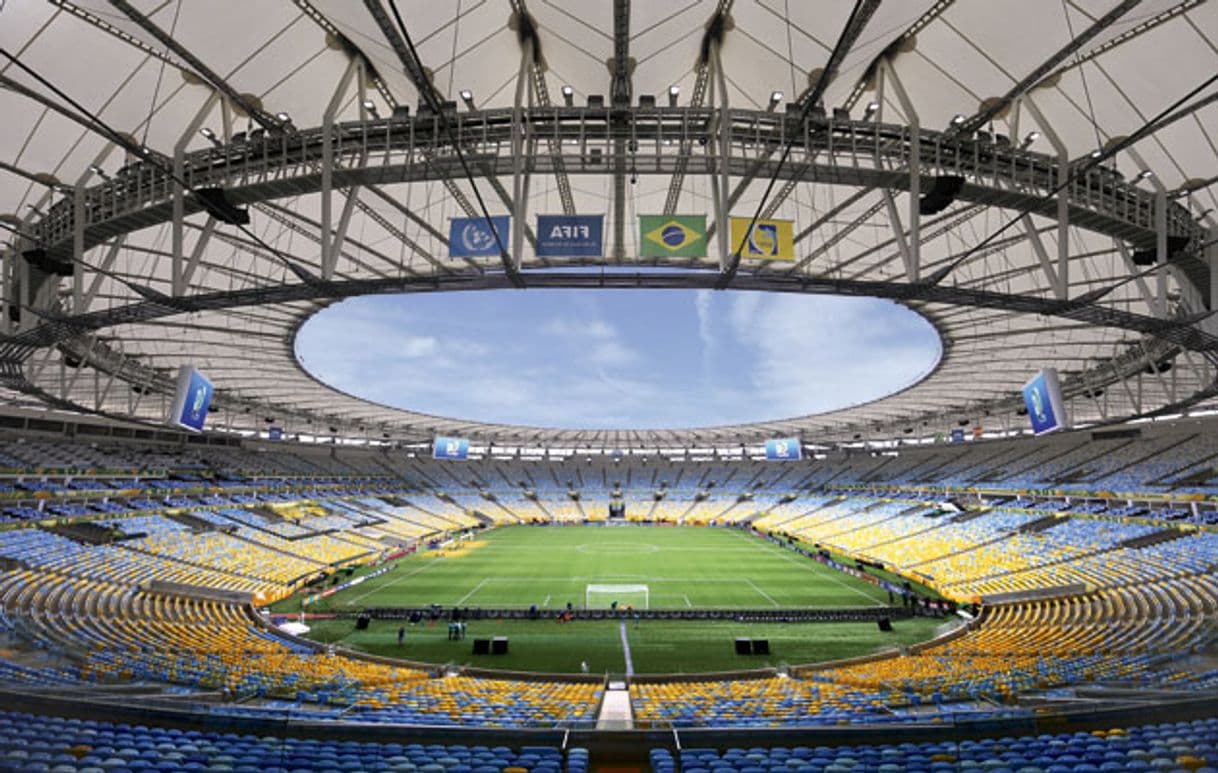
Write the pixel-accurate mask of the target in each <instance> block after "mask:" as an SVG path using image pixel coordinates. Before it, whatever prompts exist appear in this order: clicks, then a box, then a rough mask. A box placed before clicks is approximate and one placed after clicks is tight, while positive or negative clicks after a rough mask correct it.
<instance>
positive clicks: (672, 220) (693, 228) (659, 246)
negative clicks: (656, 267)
mask: <svg viewBox="0 0 1218 773" xmlns="http://www.w3.org/2000/svg"><path fill="white" fill-rule="evenodd" d="M639 257H641V258H705V257H706V215H640V216H639Z"/></svg>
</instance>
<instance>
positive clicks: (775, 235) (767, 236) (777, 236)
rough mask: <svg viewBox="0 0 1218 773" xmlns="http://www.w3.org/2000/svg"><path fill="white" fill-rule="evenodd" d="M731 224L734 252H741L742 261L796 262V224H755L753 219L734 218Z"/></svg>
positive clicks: (778, 222)
mask: <svg viewBox="0 0 1218 773" xmlns="http://www.w3.org/2000/svg"><path fill="white" fill-rule="evenodd" d="M731 223H732V252H733V253H734V252H735V251H736V250H740V257H741V258H742V259H751V260H795V228H794V225H795V224H794V223H792V222H791V221H790V220H758V221H757V222H755V223H753V219H752V218H751V217H733V218H732V219H731ZM749 223H753V227H752V228H749Z"/></svg>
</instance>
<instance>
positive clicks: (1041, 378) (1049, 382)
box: [1023, 368, 1067, 435]
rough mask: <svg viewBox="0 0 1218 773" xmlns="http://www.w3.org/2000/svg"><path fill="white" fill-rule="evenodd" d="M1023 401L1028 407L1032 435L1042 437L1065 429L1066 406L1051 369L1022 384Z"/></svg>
mask: <svg viewBox="0 0 1218 773" xmlns="http://www.w3.org/2000/svg"><path fill="white" fill-rule="evenodd" d="M1023 401H1024V404H1025V405H1026V406H1027V407H1028V419H1029V420H1030V421H1031V422H1032V432H1033V434H1036V435H1043V434H1045V433H1046V432H1054V431H1056V430H1059V429H1065V428H1066V426H1067V421H1066V404H1065V401H1064V400H1063V399H1062V387H1061V383H1060V382H1059V381H1058V379H1057V371H1056V370H1054V369H1053V368H1045V369H1044V370H1042V371H1041V372H1040V373H1037V374H1036V375H1035V376H1033V377H1032V379H1031V380H1030V381H1028V383H1026V384H1024V387H1023Z"/></svg>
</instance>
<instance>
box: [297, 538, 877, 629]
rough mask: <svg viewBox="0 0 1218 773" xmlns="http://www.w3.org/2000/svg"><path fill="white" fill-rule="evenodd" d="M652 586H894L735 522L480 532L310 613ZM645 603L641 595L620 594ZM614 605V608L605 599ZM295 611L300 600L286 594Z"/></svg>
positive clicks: (785, 604) (819, 595)
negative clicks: (831, 565) (453, 551)
mask: <svg viewBox="0 0 1218 773" xmlns="http://www.w3.org/2000/svg"><path fill="white" fill-rule="evenodd" d="M593 583H595V584H645V585H647V586H648V588H649V590H650V606H651V608H652V609H691V608H703V609H709V608H719V609H777V608H783V609H792V608H817V609H825V608H830V607H868V606H881V605H884V604H887V602H888V594H887V593H886V592H885V591H883V590H882V589H880V588H878V587H876V586H874V585H871V584H869V583H865V582H862V581H860V580H856V579H854V578H853V577H850V576H848V575H845V574H842V573H840V572H835V571H833V570H831V569H828V568H826V567H824V566H822V565H820V564H818V563H816V562H815V561H811V560H809V559H806V558H803V557H802V556H799V555H797V554H795V553H793V552H791V551H789V550H785V549H783V548H781V547H778V546H776V545H773V544H771V543H769V542H766V541H765V540H761V539H758V538H756V537H753V536H750V535H749V534H748V533H746V532H744V531H739V530H736V529H715V528H705V527H660V526H632V527H615V528H607V527H599V526H565V527H561V528H543V527H536V526H513V527H506V528H501V529H495V530H494V531H491V532H488V533H486V534H483V535H481V536H480V537H479V538H478V539H477V540H475V541H473V543H472V544H470V545H469V546H467V547H466V548H464V549H463V550H462V551H461V552H460V553H459V554H458V555H446V556H438V555H436V553H435V552H425V553H422V554H420V555H417V556H412V557H410V558H407V559H405V560H403V561H401V562H400V563H399V565H398V567H397V568H396V569H394V570H393V571H392V572H389V573H388V574H385V575H382V576H381V577H377V578H375V579H372V580H369V581H367V582H365V583H363V584H361V585H358V586H356V587H354V588H351V589H350V590H347V591H344V592H342V593H339V594H337V595H335V596H331V597H330V598H328V599H325V600H323V601H322V602H321V603H319V604H317V605H314V606H312V607H310V610H309V611H312V612H323V611H352V610H358V609H362V608H364V607H404V606H420V605H427V604H433V603H434V604H440V605H442V606H445V607H452V606H454V605H456V606H463V607H486V608H491V607H494V608H506V607H519V608H527V607H529V606H530V605H533V604H536V605H537V606H538V607H539V608H541V609H561V608H563V607H565V606H566V604H567V602H571V603H572V604H574V605H576V606H578V607H582V606H583V605H584V598H585V594H584V591H585V588H586V587H587V586H588V585H589V584H593ZM618 600H619V601H620V602H621V603H623V604H625V603H627V602H630V603H633V604H634V605H635V606H641V603H640V601H639V600H638V599H637V598H636V597H630V598H627V597H623V598H621V599H618ZM605 606H608V600H606V603H605ZM277 609H278V610H279V611H296V610H298V609H299V602H298V601H297V602H293V601H291V600H288V601H286V602H282V603H281V604H280V605H279V606H278V607H277Z"/></svg>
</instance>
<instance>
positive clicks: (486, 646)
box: [474, 639, 491, 655]
mask: <svg viewBox="0 0 1218 773" xmlns="http://www.w3.org/2000/svg"><path fill="white" fill-rule="evenodd" d="M474 654H475V655H489V654H491V640H490V639H474Z"/></svg>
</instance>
